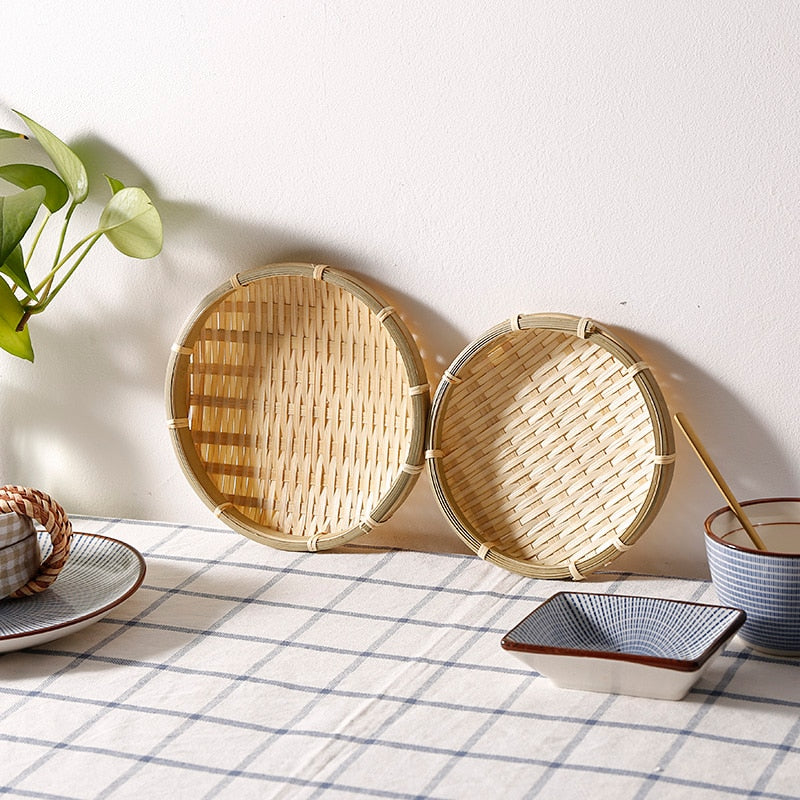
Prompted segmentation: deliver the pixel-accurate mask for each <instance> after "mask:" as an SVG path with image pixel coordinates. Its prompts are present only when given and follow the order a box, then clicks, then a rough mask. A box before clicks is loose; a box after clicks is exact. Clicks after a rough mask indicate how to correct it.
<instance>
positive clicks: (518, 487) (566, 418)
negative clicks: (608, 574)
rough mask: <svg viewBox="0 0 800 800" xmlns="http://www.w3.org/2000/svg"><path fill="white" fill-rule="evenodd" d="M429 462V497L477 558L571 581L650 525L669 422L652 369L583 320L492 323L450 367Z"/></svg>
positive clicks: (667, 475) (434, 415) (664, 482)
mask: <svg viewBox="0 0 800 800" xmlns="http://www.w3.org/2000/svg"><path fill="white" fill-rule="evenodd" d="M428 436H429V439H428V449H427V452H426V457H427V459H428V465H429V471H430V475H431V480H432V482H433V488H434V492H435V494H436V497H437V499H438V501H439V504H440V505H441V508H442V510H443V511H444V514H445V516H446V517H447V519H448V520H449V522H450V523H451V525H452V526H453V528H454V529H455V531H456V533H457V534H458V535H459V536H460V537H461V539H462V540H463V541H464V542H465V543H466V544H467V546H468V547H470V548H471V549H472V550H473V551H474V552H475V553H477V554H478V555H479V556H480V557H481V558H484V559H486V560H487V561H490V562H492V563H494V564H496V565H498V566H500V567H503V568H505V569H508V570H511V571H513V572H517V573H520V574H522V575H527V576H530V577H535V578H552V579H570V578H571V579H575V580H579V579H581V578H583V577H584V576H585V575H587V574H588V573H590V572H592V571H594V570H596V569H597V568H598V567H601V566H603V565H605V564H608V563H609V562H610V561H612V560H613V559H614V558H616V557H617V555H619V553H621V552H622V551H624V550H627V549H628V548H629V547H631V546H632V544H633V543H634V542H635V541H636V540H637V539H638V538H639V537H640V536H641V535H642V533H643V532H644V531H645V529H646V528H647V527H648V525H649V524H650V523H651V522H652V520H653V518H654V516H655V514H656V513H657V511H658V509H659V508H660V506H661V504H662V503H663V500H664V498H665V496H666V493H667V489H668V487H669V483H670V481H671V478H672V472H673V466H674V458H675V456H674V439H673V433H672V426H671V422H670V417H669V412H668V410H667V408H666V404H665V402H664V399H663V397H662V394H661V391H660V389H659V388H658V385H657V384H656V382H655V380H654V378H653V376H652V374H651V372H650V369H649V367H648V366H647V365H646V364H644V363H643V362H642V361H641V360H640V358H639V356H638V355H637V354H636V353H635V352H634V351H633V350H631V349H630V348H629V347H628V346H627V345H625V344H624V343H623V342H621V341H620V340H619V339H618V338H616V337H615V336H613V335H612V334H611V333H610V332H609V331H607V330H605V329H604V328H603V327H602V326H601V325H599V324H597V323H596V322H593V321H591V320H588V319H581V318H578V317H573V316H569V315H565V314H530V315H521V316H518V317H515V318H513V319H511V320H509V321H507V322H504V323H501V324H499V325H497V326H495V327H494V328H492V329H491V330H489V331H487V332H486V333H485V334H484V335H483V336H481V337H480V338H479V339H477V340H476V341H475V342H473V343H472V344H470V345H469V346H467V347H466V348H465V349H464V350H463V351H462V352H461V354H460V355H459V356H458V357H457V358H456V359H455V360H454V361H453V363H452V364H451V365H450V367H449V369H447V370H446V371H445V374H444V376H443V378H442V380H441V381H440V383H439V386H438V387H437V390H436V393H435V395H434V398H433V403H432V407H431V419H430V424H429V435H428Z"/></svg>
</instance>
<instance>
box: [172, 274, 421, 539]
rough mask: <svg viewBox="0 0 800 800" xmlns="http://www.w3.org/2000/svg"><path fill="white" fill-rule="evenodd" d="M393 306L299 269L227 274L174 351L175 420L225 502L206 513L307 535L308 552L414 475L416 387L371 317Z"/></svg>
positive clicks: (370, 521) (369, 520)
mask: <svg viewBox="0 0 800 800" xmlns="http://www.w3.org/2000/svg"><path fill="white" fill-rule="evenodd" d="M392 314H393V309H391V308H384V309H382V311H381V312H378V313H375V311H374V310H371V309H370V308H369V307H368V306H367V305H366V304H365V303H364V302H362V301H361V300H360V299H359V298H357V297H356V296H354V295H353V294H351V293H350V292H348V291H346V290H345V289H343V288H341V287H339V286H336V285H333V284H331V283H329V282H326V281H324V280H319V279H317V277H315V276H309V275H304V274H301V275H271V276H270V277H269V278H267V279H262V280H253V281H251V282H243V283H241V282H239V279H238V278H237V281H236V282H233V290H232V291H231V292H229V293H227V294H226V295H225V296H223V297H222V298H221V299H220V300H219V301H218V302H217V303H215V304H213V305H212V307H211V308H209V309H208V312H207V313H206V314H205V316H204V318H203V319H202V320H201V323H200V325H199V327H198V328H197V331H196V338H195V341H194V342H193V343H192V342H187V344H186V346H185V347H182V348H180V349H182V350H183V353H182V354H181V355H183V356H184V357H186V358H187V359H188V370H187V375H186V381H187V385H186V395H187V398H188V400H187V403H188V415H187V419H186V421H185V422H184V423H183V424H184V425H185V426H186V427H187V428H188V432H189V435H190V437H191V440H192V442H193V446H194V448H195V451H196V454H197V457H198V459H199V461H200V462H201V464H202V465H203V469H204V471H205V473H206V475H207V478H208V480H210V481H211V483H212V484H213V486H214V487H215V489H216V490H218V492H219V494H220V495H221V496H222V497H223V498H224V502H223V504H222V505H221V507H220V508H219V509H218V511H220V512H221V513H223V514H225V513H227V510H228V509H229V508H232V509H235V510H236V511H237V512H239V513H240V514H241V515H243V516H244V517H246V518H247V520H249V521H250V522H252V524H253V525H254V526H256V527H258V528H262V529H265V530H268V531H273V532H275V533H276V534H277V535H279V536H282V537H286V536H288V537H303V538H305V539H308V540H309V549H317V548H318V547H319V548H320V549H321V548H322V547H323V546H324V541H325V537H326V536H327V535H328V534H332V533H335V532H342V531H347V530H352V529H354V528H356V527H357V526H359V525H361V526H363V528H364V529H365V530H368V529H369V528H370V527H372V526H373V525H375V524H378V523H379V522H381V521H382V519H376V518H374V516H373V509H375V508H376V506H378V505H379V503H380V502H381V500H382V499H383V498H385V496H386V495H387V493H389V492H390V491H391V489H392V487H393V486H394V484H395V482H396V481H397V480H398V478H400V477H402V478H403V480H407V479H408V475H409V474H411V473H414V472H417V473H418V472H419V471H421V468H422V467H421V465H420V466H419V467H415V464H414V459H413V458H411V456H410V450H409V441H410V439H411V437H412V433H413V432H414V429H415V426H418V425H419V422H418V421H416V420H415V418H414V410H413V408H412V404H413V396H414V394H415V393H418V392H425V394H426V396H427V385H425V386H424V387H419V386H412V385H411V382H410V378H409V373H408V368H407V364H406V363H405V361H404V358H403V354H402V352H401V350H400V349H399V347H398V344H397V342H396V341H395V340H394V339H393V337H392V336H391V335H390V334H389V332H388V331H387V328H386V325H385V324H384V323H385V320H386V319H387V318H388V317H390V316H391V315H392ZM177 424H178V425H180V424H181V423H180V422H178V423H177ZM422 430H423V431H424V424H423V425H422ZM423 435H424V434H423ZM423 445H424V442H423V441H422V438H420V456H419V461H420V462H421V461H422V458H421V453H422V446H423ZM410 458H411V463H409V459H410ZM270 543H274V542H270ZM278 546H281V545H280V544H278Z"/></svg>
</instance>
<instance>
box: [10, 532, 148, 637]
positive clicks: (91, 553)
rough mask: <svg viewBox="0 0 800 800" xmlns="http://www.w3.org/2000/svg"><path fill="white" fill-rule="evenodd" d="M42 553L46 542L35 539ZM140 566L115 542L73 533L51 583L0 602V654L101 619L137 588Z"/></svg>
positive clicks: (132, 550)
mask: <svg viewBox="0 0 800 800" xmlns="http://www.w3.org/2000/svg"><path fill="white" fill-rule="evenodd" d="M41 537H42V538H41V541H40V543H41V545H42V549H43V550H46V548H47V546H48V543H49V538H48V535H47V534H41ZM145 570H146V566H145V561H144V558H143V557H142V554H141V553H139V551H138V550H136V549H135V548H133V547H131V546H130V545H129V544H126V543H125V542H121V541H119V540H118V539H111V538H109V537H107V536H101V535H100V534H94V533H75V534H73V537H72V546H71V549H70V555H69V559H68V560H67V563H66V564H65V565H64V568H63V569H62V570H61V573H60V574H59V576H58V578H57V579H56V581H55V583H53V585H52V586H50V588H48V589H46V590H45V591H43V592H40V593H39V594H35V595H31V596H30V597H20V598H18V599H13V600H12V599H8V598H6V599H4V600H0V653H8V652H11V651H13V650H21V649H23V648H25V647H33V646H35V645H40V644H44V643H45V642H49V641H52V640H53V639H58V638H59V637H61V636H66V635H67V634H69V633H74V632H76V631H79V630H81V629H82V628H85V627H87V626H88V625H91V624H92V623H94V622H97V620H99V619H101V618H102V617H104V616H105V615H106V614H108V612H109V611H111V610H112V609H113V608H115V607H116V606H118V605H119V604H120V603H122V602H123V601H125V600H127V599H128V598H129V597H130V596H131V595H132V594H133V593H134V592H135V591H136V590H137V589H138V588H139V586H141V583H142V581H143V580H144V575H145Z"/></svg>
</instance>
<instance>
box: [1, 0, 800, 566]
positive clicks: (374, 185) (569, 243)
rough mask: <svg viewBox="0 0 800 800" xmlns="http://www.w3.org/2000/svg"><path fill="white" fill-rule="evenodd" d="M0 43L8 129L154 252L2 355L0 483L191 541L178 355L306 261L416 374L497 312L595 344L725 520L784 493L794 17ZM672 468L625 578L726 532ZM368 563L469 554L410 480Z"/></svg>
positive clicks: (200, 17)
mask: <svg viewBox="0 0 800 800" xmlns="http://www.w3.org/2000/svg"><path fill="white" fill-rule="evenodd" d="M3 20H4V25H3V28H4V36H3V47H2V51H0V68H1V69H0V71H1V72H2V75H3V87H2V93H3V94H2V96H0V127H12V126H14V125H15V124H16V123H15V119H14V117H13V115H12V113H11V109H12V108H18V109H20V110H22V111H24V112H25V113H27V114H29V115H30V116H32V117H33V118H35V119H37V120H39V121H40V122H42V123H43V124H45V125H46V126H48V127H50V128H51V129H52V130H54V132H56V133H58V134H59V135H60V136H61V137H62V138H64V139H65V140H66V141H68V142H70V143H71V144H72V145H73V146H74V148H75V149H76V151H78V152H79V153H80V154H81V155H83V156H85V157H86V159H87V160H89V161H91V162H92V163H94V164H96V167H95V172H94V174H93V176H92V177H93V178H95V179H98V180H102V179H101V178H100V177H99V172H100V171H101V170H102V171H107V172H110V173H112V174H115V175H116V176H118V177H119V178H121V179H122V180H124V181H125V182H129V183H140V184H142V185H143V186H145V188H147V189H148V191H150V193H151V194H152V196H153V197H154V199H155V200H156V203H157V205H158V206H159V208H160V209H161V211H162V214H163V218H164V223H165V237H166V244H165V248H164V251H163V254H162V255H161V256H160V257H159V258H158V259H156V260H155V261H153V262H144V263H140V262H131V261H127V260H125V259H124V258H122V257H121V256H119V255H118V254H117V253H116V251H114V250H113V249H112V248H111V247H110V245H108V244H107V243H102V244H101V245H99V246H98V248H97V249H96V251H95V252H94V254H93V256H92V258H91V260H90V261H89V262H87V263H86V264H85V265H83V266H82V267H81V271H80V272H79V273H78V274H77V275H76V277H75V279H74V282H73V285H72V286H71V287H70V288H69V289H67V290H66V291H65V292H64V294H63V295H62V296H61V297H60V298H59V299H58V301H57V303H55V304H54V305H53V306H52V307H51V309H50V310H49V311H48V312H47V314H45V315H43V316H42V317H40V318H37V319H36V320H35V321H34V327H33V328H32V330H33V335H34V337H35V344H36V347H37V361H36V363H35V365H33V366H31V365H29V364H23V363H18V362H15V361H14V360H13V359H11V358H10V357H5V356H4V355H3V354H0V391H1V392H2V394H0V442H2V448H1V450H2V453H1V454H0V476H2V482H5V483H11V482H15V483H24V484H27V485H31V486H37V487H39V488H41V489H44V490H45V491H49V492H50V493H51V494H53V495H54V496H55V497H57V498H58V499H60V500H61V501H62V503H63V504H64V505H65V506H66V507H67V508H68V510H70V511H71V512H72V513H86V514H99V515H113V516H134V517H146V518H155V519H161V520H169V521H186V522H207V521H210V520H211V519H213V518H211V516H210V514H209V513H208V512H207V511H206V509H205V507H204V506H203V505H202V503H201V502H200V501H199V500H198V499H196V498H195V496H194V495H193V493H192V492H191V490H190V489H189V487H188V484H187V483H186V481H185V480H184V478H183V475H182V473H180V471H179V468H178V466H177V462H176V460H175V459H174V457H173V454H172V451H171V447H170V444H169V440H168V437H167V434H166V430H165V424H164V418H165V415H164V410H163V379H164V371H165V366H166V361H167V355H168V351H169V348H170V345H171V343H172V341H173V339H174V337H175V335H176V333H177V331H178V329H179V328H180V326H181V323H182V322H183V320H184V318H185V317H186V316H187V315H188V314H189V312H190V311H191V309H192V308H193V307H194V306H195V305H196V303H197V302H198V301H199V300H200V299H201V298H202V297H203V296H204V295H205V293H206V292H207V291H209V290H210V289H212V288H214V287H215V286H217V285H218V284H220V283H221V282H222V281H224V280H225V279H227V277H228V276H229V275H230V274H232V273H233V272H236V271H239V270H243V269H247V268H250V267H255V266H258V265H261V264H264V263H269V262H272V261H279V260H284V259H302V260H310V261H318V262H325V263H330V264H334V265H336V266H338V267H341V268H343V269H347V270H350V271H352V272H354V273H356V274H357V275H359V276H361V277H362V278H363V279H364V280H366V281H368V282H369V283H370V284H372V285H373V286H374V287H375V288H377V289H378V290H379V291H382V292H383V293H384V294H385V295H387V296H388V297H389V298H390V299H391V300H392V301H393V302H394V304H395V305H397V306H398V307H399V308H401V309H403V311H404V315H405V318H406V321H407V323H408V324H409V326H410V327H411V328H412V329H413V330H414V331H415V332H416V334H417V335H418V336H419V339H420V345H421V348H422V350H423V352H424V355H425V357H426V359H427V360H428V363H429V365H430V366H431V371H432V372H435V370H436V369H441V365H442V364H445V363H447V362H449V361H450V359H451V358H452V357H453V356H454V355H456V353H457V352H458V351H459V350H460V349H461V348H462V347H463V346H464V345H465V344H466V343H467V342H468V341H469V340H471V339H472V338H474V337H475V336H477V335H478V334H479V333H480V332H482V331H483V330H484V329H486V328H488V327H490V326H491V325H493V324H495V323H496V322H499V321H500V320H503V319H506V318H508V317H509V316H511V315H512V314H516V313H528V312H537V311H563V312H567V313H573V314H577V315H580V316H589V317H592V318H594V319H596V320H598V321H600V322H602V323H604V324H605V325H607V326H609V327H611V328H612V329H613V330H615V331H616V332H617V333H618V334H619V335H621V336H622V337H623V338H625V339H627V341H628V342H629V343H630V344H631V345H632V346H633V347H634V348H636V349H637V350H639V352H640V353H641V355H642V356H643V357H644V358H645V359H646V360H647V361H648V362H649V363H650V364H652V366H653V369H654V372H655V375H656V377H657V379H658V380H659V382H660V384H661V386H662V388H663V390H664V393H665V395H666V397H667V400H668V402H669V404H670V406H671V408H672V410H673V411H675V410H680V409H682V410H684V411H685V412H686V413H687V415H689V416H690V418H691V419H692V420H693V422H694V424H695V427H696V428H697V429H698V430H699V431H701V432H702V434H703V436H704V439H705V440H706V442H707V444H708V446H709V448H710V449H711V451H712V453H713V454H714V455H715V457H716V459H717V461H718V463H719V464H720V466H722V467H723V469H724V471H725V473H726V475H727V477H728V479H729V482H730V483H731V484H732V485H733V487H734V488H735V490H736V491H737V493H738V494H739V496H740V497H741V498H748V497H756V496H767V495H778V494H799V495H800V416H799V415H798V414H797V402H798V401H797V398H798V378H797V369H796V363H795V362H796V359H797V356H798V349H799V348H798V345H797V338H796V335H795V328H796V321H797V316H796V308H797V299H798V289H799V288H800V283H799V282H798V277H797V261H798V244H799V243H800V237H799V236H798V230H799V229H798V200H800V160H799V159H798V145H797V143H798V139H800V125H798V122H800V115H799V114H798V111H799V110H800V109H799V108H798V93H797V86H798V85H800V61H799V60H798V58H799V53H800V8H798V6H797V5H796V4H794V3H788V2H786V3H784V2H763V3H751V2H744V1H743V0H741V1H737V0H729V1H728V2H690V1H689V0H686V2H674V1H668V2H659V3H634V2H609V1H608V0H603V1H602V2H601V1H600V0H597V1H596V2H592V1H591V0H583V1H582V2H563V1H562V0H550V1H549V2H544V1H543V0H524V2H505V3H490V2H487V1H486V0H484V2H476V1H475V0H470V1H468V2H462V3H451V4H445V3H436V2H434V3H430V2H421V0H411V1H410V2H406V3H388V2H384V3H375V2H373V3H366V2H356V0H352V1H351V2H346V1H341V2H336V1H335V0H329V2H320V3H310V2H295V1H293V2H269V3H263V2H256V0H250V1H249V2H248V1H247V0H239V1H238V2H197V1H195V2H180V1H179V0H174V1H173V2H163V0H162V1H160V2H155V1H154V0H138V2H136V3H113V2H112V3H109V2H96V1H95V2H80V3H78V2H71V3H70V2H63V1H62V2H35V3H12V4H6V5H5V6H4V8H3ZM97 210H98V208H93V209H92V210H91V211H92V213H93V214H94V213H96V212H97ZM678 438H679V439H680V437H678ZM677 446H678V464H677V467H676V475H675V480H674V482H673V485H672V490H671V493H670V497H669V498H668V501H667V503H666V505H665V506H664V508H663V510H662V512H661V514H660V515H659V517H658V519H657V521H656V522H655V523H654V524H653V526H652V527H651V528H650V529H649V531H648V532H647V533H646V535H645V536H644V537H643V539H642V540H641V541H640V542H639V543H638V544H637V545H636V547H635V548H634V549H633V550H632V551H631V552H630V553H628V554H626V556H625V557H624V558H623V559H621V560H620V561H618V562H617V563H618V564H620V565H623V566H626V567H629V568H634V569H643V570H661V571H666V572H672V573H684V574H689V575H694V574H703V573H704V570H705V556H704V553H703V549H702V535H701V524H702V519H703V518H704V517H705V515H706V514H707V513H708V512H709V511H710V510H712V509H714V508H717V507H718V506H720V505H721V504H722V503H721V499H720V497H719V496H718V495H717V493H716V491H715V489H714V488H713V487H712V485H711V484H710V482H709V480H708V478H707V477H706V476H705V473H704V472H703V471H702V468H701V467H700V466H699V465H698V464H697V463H696V461H695V460H694V457H693V456H692V455H691V453H690V451H689V449H688V446H687V445H686V444H685V442H684V441H683V440H682V439H681V440H679V441H678V443H677ZM382 536H396V537H403V540H404V541H409V542H415V543H417V544H419V545H420V546H427V547H435V548H439V547H441V548H454V549H458V548H460V543H459V541H458V540H457V538H456V537H455V535H454V534H452V533H451V532H450V531H449V529H448V528H447V527H446V524H445V522H444V521H443V519H442V517H441V515H440V513H439V511H438V509H437V508H436V507H435V505H434V503H433V500H432V497H431V494H430V491H429V489H428V487H427V482H426V479H425V478H423V481H422V482H421V483H420V484H419V485H418V487H417V489H415V491H414V493H413V494H412V497H411V498H410V500H409V502H407V504H406V505H405V506H404V507H403V509H401V511H400V512H399V513H398V515H396V517H395V518H394V519H393V520H392V521H391V522H390V523H389V524H388V525H387V526H385V529H384V530H383V531H382ZM265 558H268V551H267V550H266V548H265Z"/></svg>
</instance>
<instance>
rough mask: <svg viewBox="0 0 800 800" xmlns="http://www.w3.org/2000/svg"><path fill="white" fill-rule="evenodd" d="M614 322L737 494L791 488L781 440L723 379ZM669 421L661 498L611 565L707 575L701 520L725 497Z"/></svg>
mask: <svg viewBox="0 0 800 800" xmlns="http://www.w3.org/2000/svg"><path fill="white" fill-rule="evenodd" d="M616 330H617V331H618V332H619V335H620V336H621V337H622V338H624V339H625V340H626V341H627V342H629V343H630V345H631V346H632V347H633V348H634V349H635V350H636V351H637V352H638V353H639V355H640V356H641V357H642V359H643V360H644V361H645V362H647V363H648V364H649V365H650V367H651V369H652V371H653V375H654V376H655V379H656V381H657V382H658V384H659V386H660V387H661V390H662V392H663V393H664V397H665V400H666V402H667V406H668V408H669V410H670V413H671V414H675V413H676V412H678V411H682V412H684V413H685V414H686V416H687V418H688V419H689V420H690V421H691V423H692V425H693V427H694V428H695V429H696V430H697V433H698V436H700V438H701V439H702V440H703V442H704V444H705V445H706V447H707V449H708V451H709V452H710V454H711V456H712V458H713V459H714V461H715V463H716V464H717V466H718V467H719V469H720V471H721V472H722V474H723V476H724V477H725V480H726V481H727V483H728V484H729V485H730V487H731V489H732V491H733V492H734V494H735V495H736V496H737V499H739V500H747V499H752V498H755V497H765V496H775V495H777V494H787V493H788V494H797V491H796V490H794V491H793V490H792V489H791V481H792V480H793V479H794V478H792V477H791V476H793V474H794V467H793V466H792V465H791V464H789V463H787V461H786V458H785V455H784V452H783V448H781V446H780V442H778V441H776V440H775V439H774V438H771V437H770V434H769V433H768V432H767V430H766V429H765V428H764V426H763V424H762V423H761V422H760V421H759V420H758V418H757V417H755V416H753V414H752V413H750V411H749V410H748V409H747V408H746V407H745V406H744V405H742V403H741V402H739V401H738V400H737V398H736V397H735V396H733V395H732V394H731V393H730V392H729V391H728V390H727V389H725V387H724V386H722V385H721V384H720V383H719V382H718V381H716V380H715V379H714V378H713V377H712V376H710V375H709V374H708V373H706V372H704V371H703V370H701V369H699V368H698V367H697V366H695V365H694V364H692V363H690V362H689V361H687V360H686V359H684V358H683V357H682V356H681V355H680V354H678V353H676V352H674V351H673V350H670V349H669V348H668V347H666V346H665V345H664V344H663V342H661V341H658V340H656V339H652V338H647V337H643V336H642V335H640V334H639V333H638V332H636V331H629V330H621V329H619V328H617V329H616ZM673 428H674V430H675V450H676V462H675V472H674V476H673V480H672V484H671V486H670V490H669V493H668V495H667V499H666V500H665V502H664V505H663V506H662V508H661V511H660V512H659V514H658V516H657V517H656V519H655V520H654V521H653V523H652V525H651V526H650V528H649V529H648V530H647V531H645V533H644V534H643V536H642V538H641V539H640V540H639V542H637V544H636V545H635V547H634V548H633V549H632V550H631V551H630V552H629V553H626V554H624V555H623V556H622V557H621V558H620V559H619V560H618V561H617V562H615V566H618V567H619V568H620V569H628V568H632V565H635V568H636V569H641V565H642V564H644V565H645V568H646V569H647V570H648V571H660V572H663V573H664V574H675V575H685V576H689V577H707V576H708V567H707V562H706V555H705V545H704V541H703V522H704V520H705V519H706V517H707V516H708V515H709V514H710V513H711V512H712V511H714V510H715V509H717V508H720V507H721V506H723V505H725V501H724V499H723V497H722V495H721V494H720V493H719V492H718V490H717V489H716V488H715V486H714V484H713V483H712V481H711V478H710V477H709V475H708V474H707V473H706V471H705V469H704V467H703V466H702V464H701V463H700V461H699V460H698V459H697V456H696V455H695V454H694V452H693V451H692V449H691V447H690V446H689V443H688V442H687V441H686V440H685V438H684V437H683V434H682V433H681V432H680V431H679V430H678V429H677V426H676V425H675V424H674V420H673ZM787 481H788V483H787Z"/></svg>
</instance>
